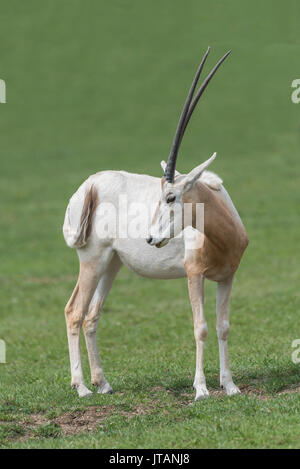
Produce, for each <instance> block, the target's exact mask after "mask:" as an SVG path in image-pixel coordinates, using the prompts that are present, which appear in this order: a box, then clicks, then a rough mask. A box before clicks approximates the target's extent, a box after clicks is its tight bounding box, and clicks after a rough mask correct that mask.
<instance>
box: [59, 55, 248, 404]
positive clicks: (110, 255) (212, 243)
mask: <svg viewBox="0 0 300 469" xmlns="http://www.w3.org/2000/svg"><path fill="white" fill-rule="evenodd" d="M208 53H209V48H208V50H207V52H206V53H205V55H204V57H203V59H202V62H201V64H200V66H199V68H198V71H197V73H196V76H195V78H194V81H193V83H192V86H191V89H190V91H189V93H188V96H187V99H186V102H185V104H184V107H183V110H182V113H181V116H180V119H179V123H178V127H177V130H176V133H175V137H174V141H173V144H172V148H171V152H170V155H169V159H168V162H167V164H166V163H165V162H164V161H162V163H161V165H162V168H163V170H164V176H163V177H162V179H159V178H155V177H151V176H148V175H140V174H131V173H127V172H124V171H102V172H99V173H97V174H94V175H92V176H90V177H89V178H88V179H87V180H86V181H85V182H84V183H83V184H82V185H81V186H80V187H79V189H78V190H77V192H76V193H75V194H74V195H73V196H72V198H71V199H70V202H69V205H68V207H67V211H66V215H65V221H64V226H63V233H64V237H65V240H66V243H67V244H68V246H70V247H72V248H76V249H77V253H78V257H79V261H80V271H79V276H78V281H77V284H76V286H75V289H74V291H73V293H72V296H71V298H70V300H69V301H68V303H67V305H66V308H65V316H66V324H67V334H68V342H69V352H70V362H71V375H72V381H71V385H72V387H73V388H76V389H77V391H78V394H79V396H87V395H90V394H92V393H91V391H89V390H88V389H87V387H86V386H85V384H84V379H83V373H82V367H81V359H80V347H79V342H80V341H79V336H80V331H81V327H82V326H83V329H84V335H85V340H86V346H87V350H88V356H89V362H90V368H91V381H92V384H93V385H95V386H97V388H98V392H99V393H103V394H104V393H110V392H112V388H111V386H110V385H109V383H108V382H107V381H106V379H105V377H104V374H103V370H102V367H101V362H100V359H99V354H98V348H97V337H96V333H97V324H98V320H99V317H100V312H101V310H102V308H103V305H104V302H105V299H106V297H107V295H108V293H109V291H110V288H111V286H112V283H113V281H114V279H115V277H116V275H117V273H118V271H119V270H120V268H121V266H122V264H125V265H126V266H127V267H129V269H131V270H132V271H134V272H136V273H137V274H139V275H141V276H144V277H150V278H159V279H172V278H179V277H185V276H187V277H188V289H189V295H190V301H191V305H192V310H193V317H194V335H195V340H196V374H195V380H194V388H195V390H196V400H198V399H201V398H204V397H206V396H208V395H209V393H208V390H207V387H206V382H205V376H204V370H203V349H204V342H205V339H206V336H207V324H206V320H205V316H204V310H203V297H204V292H203V285H204V278H208V279H210V280H213V281H215V282H217V283H218V286H217V335H218V341H219V353H220V384H221V386H222V387H224V388H225V390H226V392H227V394H228V395H233V394H237V393H239V392H240V391H239V389H238V387H237V386H236V385H235V384H234V383H233V381H232V376H231V372H230V369H229V363H228V348H227V338H228V333H229V298H230V291H231V286H232V282H233V277H234V274H235V271H236V270H237V268H238V266H239V263H240V260H241V257H242V255H243V252H244V250H245V249H246V247H247V244H248V237H247V234H246V231H245V228H244V226H243V224H242V221H241V219H240V217H239V215H238V213H237V211H236V209H235V207H234V205H233V203H232V201H231V199H230V197H229V195H228V193H227V192H226V190H225V188H224V187H223V185H222V182H223V181H222V180H221V179H220V178H219V177H218V176H217V175H216V174H214V173H211V172H208V171H205V170H206V168H207V167H208V166H209V164H210V163H211V162H212V161H213V160H214V158H215V156H216V155H215V154H214V155H213V156H212V157H211V158H210V159H208V160H207V161H205V162H204V163H202V164H200V165H199V166H197V167H196V168H194V169H193V170H192V171H191V172H190V173H189V174H187V175H181V174H179V173H178V172H177V171H176V170H175V165H176V159H177V154H178V150H179V147H180V143H181V141H182V138H183V135H184V132H185V129H186V127H187V124H188V122H189V120H190V117H191V115H192V113H193V110H194V108H195V106H196V104H197V102H198V100H199V98H200V97H201V95H202V93H203V92H204V90H205V88H206V86H207V84H208V83H209V81H210V79H211V78H212V76H213V75H214V73H215V72H216V70H217V69H218V67H219V66H220V65H221V63H222V62H223V61H224V60H225V59H226V57H227V56H228V55H229V52H228V53H227V54H225V55H224V57H222V58H221V59H220V61H219V62H218V63H217V64H216V66H215V67H214V68H213V70H212V71H211V72H210V73H209V75H208V76H207V77H206V79H205V80H204V82H203V84H202V85H201V87H200V88H199V90H198V91H197V93H196V94H195V96H194V93H195V89H196V86H197V82H198V79H199V76H200V73H201V71H202V68H203V66H204V63H205V60H206V58H207V56H208ZM193 96H194V99H193ZM121 195H122V196H126V199H127V206H128V207H130V204H135V203H136V202H137V201H138V202H139V203H140V204H143V206H144V207H145V208H146V209H147V208H149V207H150V206H152V205H153V204H154V205H155V207H156V210H155V213H154V212H152V215H150V217H149V220H150V221H151V219H152V223H151V226H150V231H149V232H148V233H147V234H145V235H144V236H140V237H133V236H124V235H122V236H121V235H120V234H117V233H116V231H115V229H110V228H108V231H106V235H105V236H102V235H101V233H102V232H101V228H102V226H103V224H104V218H103V216H104V215H103V213H104V212H103V211H102V210H101V207H102V206H104V205H105V204H110V206H111V207H112V208H114V209H115V210H112V211H111V212H112V213H113V212H114V214H113V215H114V216H117V218H118V217H121V215H122V214H123V212H124V210H123V209H121V208H120V206H119V205H120V196H121ZM198 204H204V210H203V211H204V229H203V230H202V231H199V230H198V229H196V225H195V223H196V222H195V208H196V206H197V205H198ZM175 205H176V206H177V207H178V206H179V207H180V210H179V211H178V210H175ZM187 205H188V206H189V207H192V218H191V222H190V224H189V225H188V226H183V224H182V222H181V221H180V222H179V223H178V217H179V215H180V216H181V219H183V218H184V215H185V213H184V212H185V207H186V206H187ZM202 207H203V205H202ZM179 212H180V213H179ZM153 213H154V215H153ZM109 216H110V215H109V214H108V219H109ZM106 222H107V213H106ZM108 225H109V226H110V224H109V223H108V224H107V226H108ZM112 226H115V225H114V224H113V223H112ZM118 233H119V232H118ZM146 238H147V239H146ZM187 240H188V242H187ZM146 241H147V242H146ZM154 246H156V248H159V247H163V246H164V247H163V249H155V247H154Z"/></svg>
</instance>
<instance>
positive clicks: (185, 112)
mask: <svg viewBox="0 0 300 469" xmlns="http://www.w3.org/2000/svg"><path fill="white" fill-rule="evenodd" d="M209 51H210V48H208V49H207V51H206V53H205V54H204V57H203V59H202V61H201V63H200V65H199V68H198V70H197V73H196V75H195V78H194V80H193V83H192V86H191V88H190V91H189V93H188V96H187V98H186V101H185V103H184V106H183V109H182V112H181V115H180V119H179V122H178V125H177V129H176V132H175V136H174V140H173V144H172V148H171V151H170V155H169V158H168V162H167V166H166V170H165V179H166V181H167V182H171V183H172V182H173V181H174V173H175V167H176V160H177V155H178V150H179V147H180V144H181V141H182V138H183V135H184V132H185V129H186V127H187V125H188V123H189V120H190V118H191V115H192V114H193V111H194V109H195V107H196V105H197V103H198V101H199V99H200V97H201V96H202V94H203V92H204V90H205V88H206V87H207V85H208V83H209V82H210V80H211V78H212V77H213V76H214V74H215V73H216V71H217V70H218V68H219V66H220V65H221V64H222V63H223V62H224V60H225V59H226V57H228V55H229V54H230V52H231V51H228V52H227V53H226V54H225V55H224V56H223V57H222V58H221V59H220V60H219V62H218V63H217V64H216V65H215V66H214V68H213V69H212V70H211V72H210V73H209V74H208V75H207V77H206V78H205V80H204V81H203V83H202V85H201V86H200V88H199V90H198V91H197V93H196V96H195V97H194V99H193V96H194V93H195V89H196V86H197V83H198V80H199V77H200V74H201V72H202V69H203V67H204V64H205V61H206V59H207V56H208V54H209ZM192 99H193V101H192Z"/></svg>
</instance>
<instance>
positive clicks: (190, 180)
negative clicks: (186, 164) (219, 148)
mask: <svg viewBox="0 0 300 469" xmlns="http://www.w3.org/2000/svg"><path fill="white" fill-rule="evenodd" d="M216 156H217V153H214V154H213V155H212V156H211V157H210V158H209V159H208V160H207V161H204V163H202V164H200V165H199V166H196V168H194V169H192V171H191V172H190V173H189V174H187V176H186V177H185V179H184V181H183V188H184V191H188V190H190V189H191V188H192V187H193V185H194V184H195V182H196V181H197V180H198V179H199V177H200V176H201V174H202V173H203V171H204V170H205V169H206V168H207V167H208V166H209V165H210V163H212V162H213V161H214V159H215V157H216Z"/></svg>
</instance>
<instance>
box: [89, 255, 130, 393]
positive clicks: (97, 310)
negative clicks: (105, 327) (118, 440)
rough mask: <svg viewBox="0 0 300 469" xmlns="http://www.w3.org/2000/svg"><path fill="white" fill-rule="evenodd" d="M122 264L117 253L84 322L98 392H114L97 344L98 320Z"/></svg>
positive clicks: (92, 372)
mask: <svg viewBox="0 0 300 469" xmlns="http://www.w3.org/2000/svg"><path fill="white" fill-rule="evenodd" d="M121 266H122V262H121V261H120V259H119V256H118V255H117V254H115V255H114V257H113V258H112V260H111V262H110V264H109V266H108V267H107V269H106V271H105V272H104V274H103V275H102V277H101V278H100V281H99V283H98V286H97V288H96V291H95V294H94V296H93V299H92V301H91V303H90V307H89V311H88V314H87V315H86V317H85V319H84V322H83V330H84V336H85V342H86V347H87V351H88V356H89V362H90V368H91V381H92V384H93V385H94V386H97V387H98V393H100V394H107V393H111V392H112V388H111V386H110V384H109V383H108V382H107V381H106V379H105V377H104V374H103V370H102V367H101V361H100V357H99V352H98V345H97V328H98V322H99V318H100V314H101V310H102V308H103V305H104V302H105V300H106V297H107V295H108V293H109V291H110V289H111V286H112V284H113V281H114V279H115V277H116V275H117V273H118V272H119V270H120V268H121Z"/></svg>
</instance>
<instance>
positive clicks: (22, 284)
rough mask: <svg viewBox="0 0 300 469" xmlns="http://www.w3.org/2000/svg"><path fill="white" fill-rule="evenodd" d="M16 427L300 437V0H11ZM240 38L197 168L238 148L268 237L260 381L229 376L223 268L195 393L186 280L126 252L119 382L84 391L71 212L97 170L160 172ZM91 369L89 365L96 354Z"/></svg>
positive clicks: (122, 436) (0, 247) (203, 443)
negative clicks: (297, 100) (73, 297)
mask: <svg viewBox="0 0 300 469" xmlns="http://www.w3.org/2000/svg"><path fill="white" fill-rule="evenodd" d="M1 20H2V21H1V29H0V43H1V55H0V78H1V79H4V80H5V81H6V86H7V103H6V104H0V128H1V137H0V155H1V172H0V178H1V184H0V191H1V194H0V201H1V212H0V220H1V237H0V253H1V264H0V265H1V274H0V275H1V293H0V339H3V340H5V341H6V345H7V363H6V364H0V444H1V446H2V447H4V448H8V447H9V448H16V447H17V448H151V447H152V448H168V447H171V448H181V447H182V448H228V447H229V448H245V447H246V448H257V447H265V448H270V447H275V448H278V447H299V446H300V390H299V384H300V365H299V364H298V365H296V364H293V362H292V359H291V353H292V351H293V349H292V347H291V344H292V341H293V340H294V339H297V338H300V316H299V285H300V267H299V249H298V243H299V237H300V223H299V204H300V191H299V185H300V176H299V170H300V155H299V143H300V131H299V129H300V114H299V113H300V104H299V105H296V104H293V103H292V101H291V91H292V88H291V83H292V81H293V80H294V79H295V78H300V76H299V75H300V71H299V53H300V38H299V28H298V25H299V20H300V14H299V5H298V3H297V2H296V0H294V1H292V0H290V1H286V2H280V1H274V0H272V1H269V0H264V1H263V2H261V1H257V0H256V1H253V2H246V1H244V2H243V1H242V2H240V1H237V0H236V1H233V0H228V1H226V2H222V1H220V0H216V1H215V2H213V3H212V2H208V1H198V0H193V1H191V0H189V1H188V2H182V1H179V0H176V1H175V0H172V1H171V0H162V1H157V0H155V1H153V2H146V1H145V0H142V1H129V0H122V1H121V0H114V1H112V2H105V1H104V0H102V1H96V0H89V1H88V2H82V1H78V0H65V1H64V2H60V1H58V0H52V1H51V2H38V1H37V0H27V1H26V2H19V1H17V0H11V1H10V2H1ZM208 45H210V46H211V48H212V52H211V56H210V57H209V61H208V62H209V64H208V65H209V66H212V65H214V63H215V62H216V60H217V59H218V58H219V57H220V56H221V55H222V54H223V53H225V52H226V50H228V49H232V55H231V56H230V58H229V59H228V60H227V61H226V64H225V65H224V66H223V67H222V70H221V71H220V72H219V73H218V74H217V75H216V77H215V78H214V80H213V82H212V83H211V85H210V87H209V89H208V92H207V94H206V95H205V97H204V98H203V101H202V102H201V106H199V109H197V112H196V113H195V115H194V116H193V119H192V121H191V125H190V127H189V130H188V132H187V134H186V137H185V140H184V143H183V146H182V152H181V155H180V158H179V160H178V169H179V170H180V171H182V172H185V171H188V170H190V169H191V168H192V167H193V166H195V165H196V164H199V163H200V162H202V161H203V160H204V159H206V158H207V157H209V156H210V155H211V154H212V153H213V151H218V158H217V160H216V162H215V163H214V165H213V167H212V170H214V171H216V172H217V173H218V174H220V175H221V177H222V178H223V179H224V181H225V186H226V188H227V189H228V190H229V192H230V194H231V196H232V198H233V200H234V202H235V204H236V206H237V208H238V210H239V212H240V214H241V216H242V218H243V221H244V223H245V225H246V228H247V231H248V234H249V238H250V245H249V247H248V249H247V251H246V254H245V256H244V259H243V262H242V265H241V267H240V269H239V271H238V274H237V276H236V281H235V286H234V289H233V295H232V302H231V335H230V341H229V352H230V361H231V367H232V371H233V374H234V379H235V382H236V384H237V385H238V386H240V388H241V390H242V395H241V396H238V397H233V398H228V397H226V396H225V395H224V394H223V393H222V392H221V391H220V390H219V387H218V374H219V365H218V349H217V338H216V332H215V285H214V284H212V283H207V285H206V316H207V321H208V327H209V335H208V340H207V346H206V352H205V371H206V378H207V384H208V388H209V390H210V392H211V398H210V399H207V400H205V401H200V402H197V403H194V400H193V399H194V392H193V389H192V380H193V373H194V367H195V345H194V337H193V326H192V313H191V309H190V305H189V300H188V294H187V286H186V280H185V279H182V280H176V281H175V280H172V281H164V282H160V281H154V280H147V279H142V278H140V277H137V276H135V275H134V274H132V273H131V272H129V271H128V270H126V268H123V269H122V270H121V272H120V274H119V276H118V277H117V279H116V281H115V284H114V287H113V289H112V293H111V295H110V296H109V298H108V300H107V303H106V305H105V308H104V312H103V315H102V319H101V321H100V327H99V347H100V352H101V356H102V362H103V367H104V371H105V375H106V377H107V379H108V380H109V382H110V384H111V385H112V387H113V388H114V390H115V394H113V395H107V396H102V395H95V396H94V397H92V398H91V399H89V400H80V399H79V398H78V397H77V396H76V393H75V392H74V391H71V389H70V384H69V383H70V372H69V360H68V349H67V340H66V331H65V319H64V314H63V309H64V305H65V303H66V301H67V300H68V298H69V296H70V294H71V291H72V289H73V287H74V283H75V281H76V274H77V269H78V264H77V257H76V253H75V252H74V251H72V250H70V249H68V248H67V247H66V245H65V243H64V240H63V237H62V234H61V226H62V222H63V217H64V210H65V207H66V205H67V201H68V198H69V197H70V196H71V195H72V193H73V192H74V191H75V190H76V189H77V187H78V185H79V184H80V183H81V182H82V181H83V180H84V179H85V178H86V177H87V176H88V175H90V174H92V173H94V172H96V171H99V170H102V169H124V170H127V171H133V172H147V173H150V174H152V175H156V176H160V175H161V170H160V166H159V162H160V160H161V159H163V158H166V157H167V156H168V152H169V147H170V144H171V139H172V137H173V133H174V130H175V126H176V123H177V119H178V114H179V110H180V107H181V105H182V102H183V99H184V96H185V93H186V90H187V87H188V86H189V83H190V80H191V77H192V74H193V73H194V70H195V68H196V67H197V64H198V62H199V60H200V58H201V57H202V54H203V52H204V50H206V48H207V46H208ZM83 350H84V360H83V361H84V370H85V375H86V382H87V383H88V382H89V377H88V366H87V357H86V353H85V349H83Z"/></svg>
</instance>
